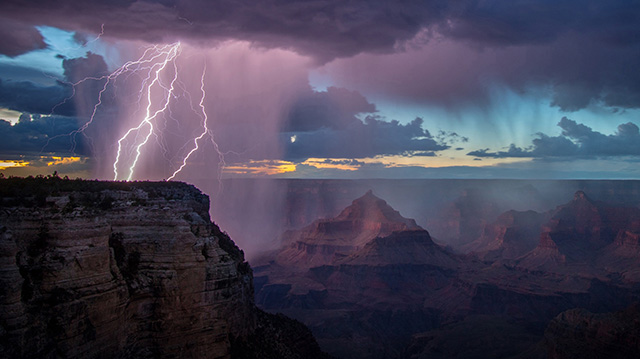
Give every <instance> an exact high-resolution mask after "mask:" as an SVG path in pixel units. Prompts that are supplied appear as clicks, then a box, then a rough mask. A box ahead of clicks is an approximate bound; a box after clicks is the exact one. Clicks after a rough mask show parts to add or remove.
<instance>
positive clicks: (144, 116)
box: [45, 42, 226, 185]
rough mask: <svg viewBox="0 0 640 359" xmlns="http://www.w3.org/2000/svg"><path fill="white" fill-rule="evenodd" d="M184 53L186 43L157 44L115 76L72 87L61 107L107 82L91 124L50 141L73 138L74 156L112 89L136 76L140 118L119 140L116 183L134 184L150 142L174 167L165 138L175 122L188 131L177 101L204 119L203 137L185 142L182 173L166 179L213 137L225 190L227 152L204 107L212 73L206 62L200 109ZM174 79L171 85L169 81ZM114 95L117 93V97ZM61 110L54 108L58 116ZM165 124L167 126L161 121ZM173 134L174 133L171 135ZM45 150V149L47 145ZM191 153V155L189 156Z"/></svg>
mask: <svg viewBox="0 0 640 359" xmlns="http://www.w3.org/2000/svg"><path fill="white" fill-rule="evenodd" d="M180 54H181V44H180V43H179V42H176V43H173V44H169V45H154V46H150V47H148V48H146V49H145V51H144V52H143V54H142V55H141V56H140V57H139V58H138V59H137V60H133V61H127V62H126V63H125V64H124V65H122V66H121V67H119V68H118V69H116V70H115V71H113V72H112V73H110V74H108V75H104V76H96V77H87V78H84V79H82V80H80V81H78V82H76V83H69V85H71V87H72V94H71V96H69V97H68V98H66V99H65V100H64V101H63V102H61V103H60V104H58V105H56V107H58V106H60V105H62V104H64V103H66V102H67V101H69V100H71V98H73V97H74V96H75V95H76V87H78V86H79V85H81V84H82V83H84V82H87V81H103V83H102V84H101V86H100V87H99V91H98V93H97V99H96V102H95V103H94V105H93V109H92V110H91V113H90V115H89V116H88V120H87V121H86V122H85V123H84V124H83V125H82V126H80V127H79V128H78V129H77V130H74V131H72V132H70V133H68V134H65V135H59V136H55V137H52V138H50V139H49V140H48V141H51V140H53V139H54V138H56V137H60V136H69V137H70V138H71V144H72V148H71V150H72V152H74V151H75V148H76V136H77V135H79V134H82V135H84V136H85V137H87V138H88V139H89V140H91V139H90V138H89V137H88V136H87V135H86V134H85V131H86V130H87V129H88V128H89V127H90V126H91V125H92V124H93V123H94V121H95V120H96V116H97V115H98V114H99V112H100V111H101V108H102V107H103V106H104V102H103V98H104V96H105V94H107V91H108V90H109V89H110V88H112V87H113V88H114V90H116V83H117V82H118V81H125V83H128V82H129V78H130V77H131V76H134V75H135V76H136V77H135V79H134V81H136V83H137V81H140V82H139V89H138V95H136V96H134V102H133V103H134V104H135V103H137V110H136V111H135V114H137V115H139V116H140V119H139V120H138V122H137V124H136V125H135V126H133V127H130V128H129V129H127V130H126V131H125V132H124V133H123V134H122V136H121V137H120V138H119V139H118V140H117V146H115V145H114V147H117V150H116V153H115V160H114V162H113V165H112V169H113V179H114V180H127V181H130V180H132V179H133V178H134V175H135V174H136V168H137V167H138V164H139V163H140V160H141V158H142V157H143V154H144V153H145V148H146V147H147V145H148V144H149V142H151V141H150V140H151V139H152V138H154V137H155V140H156V143H157V145H158V146H159V148H160V149H161V150H162V155H163V156H164V159H165V160H166V161H168V162H169V163H176V162H174V161H175V159H176V158H175V157H178V156H175V157H174V159H171V158H170V156H169V153H170V150H169V146H168V142H167V141H166V140H165V138H164V136H163V133H167V131H169V130H170V128H169V127H168V124H169V121H170V120H171V121H172V126H174V128H180V127H183V126H185V125H186V124H185V123H183V121H181V120H180V119H179V118H177V117H176V116H175V114H174V113H173V112H172V109H171V106H172V105H171V104H172V103H173V102H174V101H180V99H183V101H187V103H188V104H189V106H190V110H191V112H192V113H193V114H195V115H196V116H197V117H199V118H200V119H201V120H202V122H201V123H202V130H201V131H200V134H199V135H198V136H197V137H195V138H191V139H188V140H187V141H186V143H185V144H184V145H183V146H182V147H181V148H179V149H178V150H177V153H182V154H184V155H183V156H179V157H180V158H181V159H180V160H179V161H178V162H177V163H180V165H179V166H177V169H175V170H174V171H173V173H172V174H171V175H170V176H169V177H167V180H173V179H175V177H176V176H177V175H179V174H180V173H181V172H182V171H183V170H184V168H185V167H186V166H187V165H188V163H189V159H191V157H192V156H193V155H194V154H195V153H196V152H197V151H198V150H201V149H202V148H203V140H205V138H206V137H208V140H209V141H210V142H211V144H212V147H213V149H214V150H215V151H216V153H217V154H218V159H219V161H218V164H219V167H220V168H219V171H218V182H219V184H220V185H221V183H222V182H221V181H220V179H221V176H222V173H223V169H224V167H225V165H226V163H225V158H224V153H223V152H222V151H220V148H219V146H218V144H217V142H216V140H215V137H214V135H213V132H212V131H211V129H210V128H209V127H208V124H207V122H208V120H209V117H208V114H207V110H206V108H205V100H206V97H207V94H206V90H205V77H206V74H207V67H206V63H205V66H204V67H203V70H202V75H201V77H200V93H201V96H200V102H199V104H198V106H197V109H196V106H195V105H194V102H195V101H193V100H194V99H193V98H192V96H191V94H189V91H188V90H187V86H186V85H185V84H184V83H183V82H182V81H180V80H179V73H180V71H181V69H180V68H179V66H178V62H177V58H178V57H179V55H180ZM168 79H170V80H168ZM114 94H115V92H114ZM56 107H54V108H53V109H52V113H53V111H55V109H56ZM162 119H164V122H162V121H161V120H162ZM169 133H171V132H169ZM45 147H46V145H45ZM187 149H189V151H188V152H186V154H185V151H186V150H187Z"/></svg>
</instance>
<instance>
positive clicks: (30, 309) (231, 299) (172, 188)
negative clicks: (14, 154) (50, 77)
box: [0, 177, 286, 358]
mask: <svg viewBox="0 0 640 359" xmlns="http://www.w3.org/2000/svg"><path fill="white" fill-rule="evenodd" d="M0 182H1V183H0V187H1V188H2V190H0V236H1V237H0V248H1V251H0V288H2V291H1V293H0V356H1V357H12V358H52V357H65V358H179V357H189V358H230V357H231V342H232V341H236V342H237V341H238V340H242V338H247V337H249V336H251V335H254V333H255V331H256V328H258V327H259V326H260V322H259V320H258V319H259V316H257V314H256V308H255V306H254V299H253V297H254V292H253V283H252V281H253V279H252V271H251V268H250V267H249V265H248V263H247V262H245V261H244V256H243V252H242V251H241V250H240V249H238V248H237V247H236V246H235V244H234V243H233V241H232V240H231V239H230V238H229V237H228V236H227V235H226V234H225V233H223V232H222V231H220V229H219V228H218V227H217V226H216V225H215V224H214V223H212V222H211V221H210V219H209V214H208V210H209V199H208V197H206V196H205V195H203V194H202V193H201V192H200V191H199V190H197V189H196V188H195V187H193V186H188V185H186V184H182V183H146V182H143V183H110V182H95V181H94V182H90V181H70V180H62V179H59V178H57V177H52V178H49V179H47V178H36V179H33V178H30V179H16V178H11V179H3V180H0ZM283 346H285V347H286V345H283Z"/></svg>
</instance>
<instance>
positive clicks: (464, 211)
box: [427, 189, 500, 250]
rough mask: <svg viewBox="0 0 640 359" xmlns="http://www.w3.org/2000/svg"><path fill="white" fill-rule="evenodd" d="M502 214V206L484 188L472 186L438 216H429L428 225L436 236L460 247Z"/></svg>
mask: <svg viewBox="0 0 640 359" xmlns="http://www.w3.org/2000/svg"><path fill="white" fill-rule="evenodd" d="M499 214H500V212H499V211H498V206H497V205H496V204H495V203H494V202H493V201H492V200H491V199H489V198H487V196H485V195H484V194H483V192H481V191H480V190H477V189H468V190H465V191H463V193H462V195H461V196H460V197H459V198H458V199H457V200H455V201H454V202H453V203H452V204H450V205H449V206H448V207H447V208H445V209H444V210H443V211H441V212H440V213H439V214H438V216H436V217H434V218H429V219H428V220H427V226H428V228H429V230H430V231H431V232H432V233H433V235H434V237H435V238H437V239H438V240H440V241H442V242H443V243H446V244H447V245H449V246H451V247H453V248H454V249H456V250H458V249H461V247H463V246H464V245H466V244H468V243H470V242H473V241H474V240H477V239H478V238H479V237H480V236H481V235H482V231H483V229H484V227H485V225H487V224H488V223H491V221H494V220H495V218H496V217H497V216H498V215H499Z"/></svg>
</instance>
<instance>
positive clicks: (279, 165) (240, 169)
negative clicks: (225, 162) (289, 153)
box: [224, 160, 296, 176]
mask: <svg viewBox="0 0 640 359" xmlns="http://www.w3.org/2000/svg"><path fill="white" fill-rule="evenodd" d="M295 171H296V165H295V164H294V163H293V162H289V161H269V160H264V161H250V162H248V163H242V164H236V165H232V166H226V167H225V168H224V173H225V174H228V175H266V176H271V175H276V174H283V173H287V172H295Z"/></svg>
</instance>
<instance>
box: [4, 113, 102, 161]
mask: <svg viewBox="0 0 640 359" xmlns="http://www.w3.org/2000/svg"><path fill="white" fill-rule="evenodd" d="M77 129H78V122H77V120H76V119H75V118H72V117H59V116H46V117H44V116H42V117H41V116H39V115H29V114H23V115H22V116H20V120H19V121H18V123H16V124H15V125H11V123H9V122H8V121H5V120H1V119H0V153H2V155H3V156H6V155H8V154H9V155H10V154H25V153H30V154H38V153H70V152H71V149H74V153H75V154H80V155H88V154H90V151H89V148H88V146H87V143H86V139H85V137H84V136H83V135H82V134H78V135H75V136H73V135H69V134H70V133H72V132H73V131H74V130H77Z"/></svg>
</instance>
